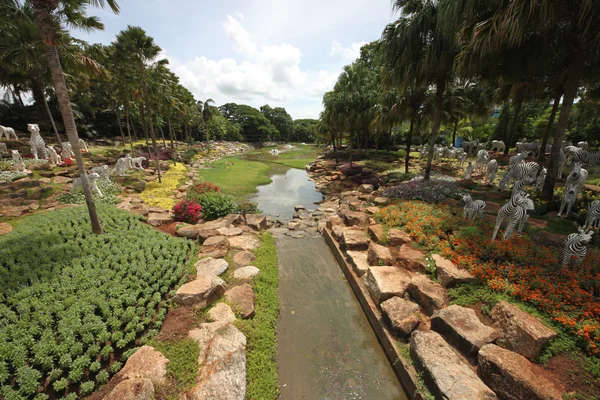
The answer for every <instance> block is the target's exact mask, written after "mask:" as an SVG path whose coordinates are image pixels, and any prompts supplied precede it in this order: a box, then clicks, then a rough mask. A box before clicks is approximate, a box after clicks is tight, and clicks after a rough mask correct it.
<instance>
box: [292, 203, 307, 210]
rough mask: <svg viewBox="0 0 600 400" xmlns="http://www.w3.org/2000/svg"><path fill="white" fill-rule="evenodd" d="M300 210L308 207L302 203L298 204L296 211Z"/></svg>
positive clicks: (295, 207)
mask: <svg viewBox="0 0 600 400" xmlns="http://www.w3.org/2000/svg"><path fill="white" fill-rule="evenodd" d="M300 210H306V207H304V206H303V205H302V204H296V205H295V206H294V211H300Z"/></svg>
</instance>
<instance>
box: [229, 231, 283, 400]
mask: <svg viewBox="0 0 600 400" xmlns="http://www.w3.org/2000/svg"><path fill="white" fill-rule="evenodd" d="M259 238H260V241H261V246H260V248H259V249H258V250H256V251H255V254H256V260H254V263H253V265H255V266H256V267H257V268H258V269H260V274H258V275H257V276H256V277H255V278H254V281H253V282H252V289H253V290H254V294H255V295H256V305H255V307H256V315H255V316H254V318H252V319H246V320H239V321H237V322H236V325H237V326H238V328H239V329H240V330H241V331H242V332H243V333H244V335H246V340H247V361H246V381H247V385H248V386H247V389H246V398H247V399H249V400H274V399H276V398H277V397H278V395H279V389H278V383H277V363H276V362H275V356H276V354H277V342H276V337H275V333H276V329H277V318H278V316H279V296H278V294H277V287H278V286H279V265H278V261H277V249H276V248H275V239H274V238H273V236H271V234H269V233H262V234H261V235H260V236H259Z"/></svg>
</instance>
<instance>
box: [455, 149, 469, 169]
mask: <svg viewBox="0 0 600 400" xmlns="http://www.w3.org/2000/svg"><path fill="white" fill-rule="evenodd" d="M460 150H463V149H462V148H461V149H460ZM466 159H467V153H465V151H464V150H463V151H462V152H461V153H458V156H457V160H458V166H459V167H460V168H462V167H463V165H465V160H466Z"/></svg>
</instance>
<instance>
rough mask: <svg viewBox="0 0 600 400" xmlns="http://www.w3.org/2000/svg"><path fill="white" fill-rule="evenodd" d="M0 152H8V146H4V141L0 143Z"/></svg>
mask: <svg viewBox="0 0 600 400" xmlns="http://www.w3.org/2000/svg"><path fill="white" fill-rule="evenodd" d="M0 153H8V147H6V143H0Z"/></svg>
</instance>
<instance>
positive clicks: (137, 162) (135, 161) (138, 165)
mask: <svg viewBox="0 0 600 400" xmlns="http://www.w3.org/2000/svg"><path fill="white" fill-rule="evenodd" d="M143 161H146V157H135V158H132V159H131V165H132V167H133V168H135V169H144V167H143V166H142V162H143Z"/></svg>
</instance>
